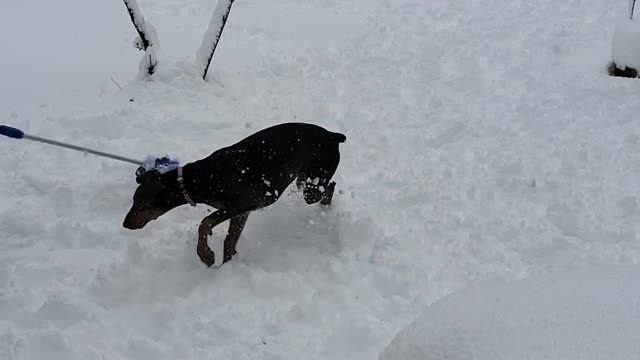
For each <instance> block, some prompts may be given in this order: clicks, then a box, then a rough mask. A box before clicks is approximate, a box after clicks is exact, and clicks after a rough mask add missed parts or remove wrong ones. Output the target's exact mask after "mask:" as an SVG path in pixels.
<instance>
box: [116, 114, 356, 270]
mask: <svg viewBox="0 0 640 360" xmlns="http://www.w3.org/2000/svg"><path fill="white" fill-rule="evenodd" d="M346 139H347V138H346V136H345V135H344V134H341V133H337V132H331V131H328V130H326V129H324V128H322V127H320V126H317V125H313V124H307V123H284V124H278V125H274V126H271V127H269V128H266V129H263V130H260V131H258V132H256V133H254V134H252V135H249V136H248V137H246V138H244V139H243V140H241V141H239V142H237V143H235V144H233V145H230V146H228V147H224V148H221V149H219V150H216V151H214V152H213V153H212V154H211V155H209V156H207V157H206V158H204V159H200V160H197V161H195V162H192V163H188V164H186V165H184V167H178V168H177V169H173V170H170V171H167V172H165V173H160V172H159V171H157V170H149V171H147V172H146V173H144V174H142V175H140V176H138V177H137V178H136V182H137V183H138V184H139V185H138V187H137V189H136V191H135V193H134V195H133V205H132V206H131V209H130V210H129V212H128V213H127V215H126V217H125V219H124V222H123V224H122V225H123V226H124V227H125V228H127V229H130V230H137V229H142V228H143V227H144V226H145V225H146V224H148V223H149V222H150V221H152V220H156V219H157V218H159V217H160V216H162V215H163V214H165V213H167V212H168V211H169V210H171V209H174V208H176V207H178V206H182V205H186V204H190V205H192V206H196V204H206V205H209V206H211V207H213V208H215V209H216V211H214V212H213V213H212V214H211V215H209V216H207V217H205V218H204V219H202V221H201V223H200V226H199V227H198V245H197V251H196V253H197V254H198V257H199V258H200V260H201V261H202V262H203V263H205V264H206V265H207V266H208V267H210V266H211V265H213V264H214V263H215V253H214V252H213V251H212V250H211V249H210V248H209V246H208V244H207V241H208V237H209V236H210V235H212V230H213V228H214V227H215V226H217V225H219V224H221V223H223V222H225V221H227V220H230V221H229V228H228V231H227V236H226V238H225V240H224V257H223V263H226V262H228V261H230V260H231V259H232V257H233V256H234V255H236V254H237V251H236V244H237V243H238V239H239V238H240V234H241V233H242V230H243V229H244V226H245V224H246V222H247V218H248V217H249V213H251V212H252V211H255V210H258V209H262V208H265V207H267V206H269V205H271V204H273V203H275V202H276V201H277V200H278V199H279V198H280V196H282V194H283V193H284V191H285V189H286V188H287V187H288V186H289V185H290V184H291V183H292V182H293V181H294V180H295V181H296V186H297V188H298V189H299V190H302V191H303V195H304V200H305V202H306V203H307V204H309V205H311V204H316V203H318V202H319V203H321V204H322V205H325V206H329V205H330V204H331V200H332V198H333V192H334V189H335V186H336V183H335V181H331V178H332V177H333V175H334V174H335V172H336V170H337V168H338V164H339V162H340V151H339V144H341V143H343V142H345V141H346Z"/></svg>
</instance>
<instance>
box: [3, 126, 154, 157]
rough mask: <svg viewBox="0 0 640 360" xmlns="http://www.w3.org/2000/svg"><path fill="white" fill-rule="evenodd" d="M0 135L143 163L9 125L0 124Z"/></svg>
mask: <svg viewBox="0 0 640 360" xmlns="http://www.w3.org/2000/svg"><path fill="white" fill-rule="evenodd" d="M0 135H4V136H7V137H10V138H12V139H28V140H31V141H37V142H41V143H45V144H49V145H54V146H59V147H63V148H67V149H72V150H76V151H80V152H83V153H89V154H93V155H97V156H102V157H106V158H110V159H115V160H120V161H124V162H128V163H131V164H136V165H143V164H144V162H142V161H140V160H135V159H129V158H126V157H123V156H119V155H114V154H109V153H106V152H102V151H98V150H93V149H89V148H86V147H82V146H76V145H72V144H67V143H63V142H60V141H55V140H50V139H45V138H42V137H38V136H33V135H28V134H25V133H24V132H23V131H22V130H20V129H16V128H14V127H11V126H6V125H0Z"/></svg>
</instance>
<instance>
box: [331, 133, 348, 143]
mask: <svg viewBox="0 0 640 360" xmlns="http://www.w3.org/2000/svg"><path fill="white" fill-rule="evenodd" d="M331 138H332V139H333V140H335V141H336V142H337V143H338V144H340V143H343V142H345V141H347V137H346V135H345V134H341V133H336V132H332V133H331Z"/></svg>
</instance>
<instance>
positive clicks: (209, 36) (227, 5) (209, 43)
mask: <svg viewBox="0 0 640 360" xmlns="http://www.w3.org/2000/svg"><path fill="white" fill-rule="evenodd" d="M234 1H235V0H218V4H217V5H216V8H215V10H214V11H213V16H211V21H210V22H209V27H208V28H207V31H206V33H205V34H204V38H203V39H202V44H201V45H200V48H199V49H198V51H197V52H196V66H197V67H198V70H199V73H200V74H201V76H202V78H203V79H205V80H206V78H207V72H208V71H209V65H210V64H211V59H213V54H214V53H215V51H216V47H217V46H218V42H219V41H220V37H221V36H222V31H223V30H224V26H225V25H226V23H227V18H228V17H229V13H230V12H231V6H233V2H234Z"/></svg>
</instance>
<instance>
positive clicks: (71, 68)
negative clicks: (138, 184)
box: [0, 0, 640, 360]
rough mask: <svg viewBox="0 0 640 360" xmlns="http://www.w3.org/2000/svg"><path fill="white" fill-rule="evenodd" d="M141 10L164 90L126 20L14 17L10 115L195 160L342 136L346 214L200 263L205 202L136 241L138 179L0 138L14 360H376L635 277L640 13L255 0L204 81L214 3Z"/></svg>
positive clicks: (101, 12)
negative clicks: (490, 318) (581, 289)
mask: <svg viewBox="0 0 640 360" xmlns="http://www.w3.org/2000/svg"><path fill="white" fill-rule="evenodd" d="M140 6H141V7H142V11H143V12H144V14H145V17H147V18H148V19H149V20H150V21H151V22H152V23H153V24H154V25H155V27H156V28H157V30H158V35H159V37H160V41H161V42H162V49H163V52H162V53H161V54H160V55H161V56H162V58H161V64H163V65H165V66H164V67H161V68H159V70H158V73H157V74H156V75H155V76H154V78H153V80H152V81H148V82H128V80H129V79H132V78H133V77H134V76H135V74H136V72H137V64H138V61H139V57H140V55H141V54H140V53H139V52H137V51H136V50H134V49H133V48H132V47H131V41H132V40H133V38H134V37H135V32H134V30H133V27H132V26H131V24H130V23H128V18H127V15H126V12H125V9H124V5H122V4H120V3H118V1H110V2H104V1H98V0H82V1H80V0H73V1H68V2H65V3H64V4H62V3H60V4H58V3H56V4H55V5H54V4H53V3H51V2H48V1H45V0H25V1H20V2H2V4H0V44H2V46H3V56H2V58H1V60H0V75H1V76H0V78H2V81H0V109H1V110H0V111H2V112H3V115H4V116H5V117H6V118H7V122H9V123H10V124H13V125H16V126H19V127H22V128H23V129H24V130H26V131H27V132H30V133H33V134H36V135H43V136H50V137H53V138H56V139H58V140H62V141H71V142H74V143H78V144H82V145H85V146H90V147H95V148H100V149H102V150H105V151H112V152H116V153H120V154H123V155H127V156H131V157H144V156H146V155H148V154H158V153H164V152H168V153H170V154H172V155H175V156H178V157H179V158H181V159H183V160H186V161H190V160H192V159H198V158H201V157H203V156H205V155H207V154H209V153H210V152H211V151H213V150H214V149H216V148H218V147H220V146H224V145H228V144H230V143H233V142H235V141H237V140H238V139H240V138H242V137H244V136H246V135H248V134H250V133H252V132H253V131H256V130H258V129H260V128H262V127H265V126H268V125H272V124H274V123H278V122H284V121H291V120H295V121H306V122H313V123H317V124H320V125H323V126H326V127H328V128H330V129H335V130H339V131H342V132H344V133H345V134H346V135H347V136H348V141H347V143H345V144H344V146H342V147H341V150H342V154H343V155H342V162H341V165H340V168H339V170H338V174H337V181H338V190H341V191H342V195H340V196H337V197H336V201H335V203H334V206H333V207H332V209H330V210H329V211H326V212H322V211H321V209H319V208H317V207H308V206H306V205H304V203H303V202H302V201H301V199H300V196H299V194H297V193H296V192H291V193H288V194H287V196H285V197H284V198H283V199H281V200H280V201H279V202H278V203H277V204H275V205H274V206H273V207H270V208H268V209H266V210H264V211H260V212H257V213H255V214H252V215H251V217H250V218H249V222H248V224H247V227H246V230H245V232H244V234H243V237H242V238H241V239H240V243H239V248H238V249H239V257H238V258H237V259H236V260H234V261H233V262H232V263H229V264H227V265H225V266H224V267H222V268H220V269H217V270H216V269H206V268H205V267H203V265H202V264H201V263H200V262H199V260H198V259H197V256H196V255H195V230H196V227H197V223H198V222H199V220H200V219H201V217H203V216H205V215H206V214H207V209H206V208H204V207H201V206H199V207H198V208H196V209H191V208H188V207H184V208H180V209H178V210H176V211H174V212H172V213H170V214H168V215H166V216H163V217H162V218H161V219H159V220H158V221H155V222H153V223H152V224H150V226H148V227H147V228H145V229H144V230H142V231H137V232H131V231H127V230H125V229H123V228H122V227H121V223H122V220H123V217H124V214H125V212H126V210H127V208H128V207H129V205H130V198H131V195H132V193H133V190H134V187H135V182H134V177H133V173H134V171H135V167H131V166H128V165H126V164H122V163H117V162H114V161H111V160H107V159H98V158H95V157H85V156H82V155H81V154H78V153H75V152H70V151H67V150H62V149H54V148H51V147H45V146H44V145H39V144H34V143H25V142H23V143H20V142H16V141H11V140H8V139H0V149H1V154H2V155H0V168H2V169H3V170H2V176H0V199H1V201H0V358H3V357H5V358H6V357H8V358H9V359H40V358H47V359H65V360H66V359H88V358H101V357H103V358H107V359H149V358H153V359H176V358H180V359H201V358H203V357H206V358H215V359H218V358H223V357H229V358H234V359H299V358H305V359H372V358H376V357H377V356H378V354H379V353H380V351H382V349H383V348H384V347H385V345H386V344H388V342H389V341H390V340H391V338H392V337H393V336H394V335H395V334H396V333H397V331H399V330H400V329H401V328H403V327H404V326H405V325H406V324H408V323H409V322H410V321H411V320H412V319H414V318H415V317H416V316H417V315H418V314H419V313H420V312H421V311H422V309H423V308H424V307H425V306H427V305H429V304H431V303H432V302H434V301H435V300H437V299H439V298H441V297H442V296H444V295H446V294H448V293H450V292H452V291H455V290H457V289H460V288H461V287H464V286H466V285H468V284H470V283H471V282H473V281H475V280H481V279H488V278H502V279H514V278H521V277H523V276H525V275H527V274H530V273H534V272H545V271H548V270H552V269H557V268H562V267H569V266H573V265H577V264H590V263H600V262H612V263H636V262H637V261H638V259H639V257H640V245H639V244H640V242H639V241H638V240H639V237H640V235H639V234H640V228H639V227H640V225H638V224H640V223H639V222H638V221H637V220H638V214H639V211H640V209H639V208H638V199H639V198H640V187H639V186H638V184H639V183H640V181H639V180H640V176H639V174H640V165H639V164H640V162H639V161H638V160H639V157H640V151H639V146H640V144H639V143H640V127H639V126H638V125H637V123H636V122H635V120H636V119H637V114H638V113H639V112H640V102H638V101H637V96H638V86H640V85H639V83H638V82H635V81H629V80H626V79H617V78H611V77H608V76H607V75H606V72H605V67H606V65H607V62H608V61H609V60H610V59H609V58H610V53H611V37H612V34H613V28H614V24H615V22H616V21H617V20H618V19H620V18H621V17H624V16H625V12H626V4H621V6H619V9H618V8H617V7H612V4H611V3H610V2H609V1H605V0H586V1H582V2H580V3H579V4H578V3H575V2H568V3H558V2H556V1H552V0H539V1H535V2H531V1H519V0H518V1H504V0H501V1H498V0H489V1H475V0H465V1H460V2H450V1H430V2H425V1H422V0H396V1H393V2H390V1H383V0H353V1H348V2H344V1H338V0H305V1H300V0H297V1H289V0H270V1H266V2H265V1H255V0H238V1H236V3H235V4H234V7H233V10H232V13H231V17H230V20H229V22H228V23H227V28H226V29H225V32H224V35H223V37H222V40H221V43H220V45H219V47H218V50H217V53H216V56H215V57H214V61H213V64H212V71H210V73H209V79H210V81H209V82H208V83H204V82H202V81H201V80H199V79H198V77H197V76H196V75H195V74H194V72H193V71H192V70H193V69H192V67H191V66H190V65H189V64H190V61H191V60H192V59H193V55H194V54H195V51H196V49H197V48H198V46H199V44H200V41H201V38H202V35H203V34H204V31H205V29H206V26H207V24H208V23H209V16H210V14H211V12H212V11H213V8H214V7H215V2H211V1H205V0H180V1H177V0H175V1H172V0H157V1H148V0H147V1H140ZM96 14H97V15H96ZM82 27H84V28H85V29H81V28H82ZM34 44H37V46H36V45H34ZM111 76H113V77H114V79H116V80H117V81H118V82H119V83H120V84H121V85H123V86H124V89H123V90H121V91H120V90H119V89H118V88H117V87H116V86H115V85H114V84H113V83H112V82H111V80H110V77H111ZM131 99H133V101H130V100H131ZM3 122H4V121H3ZM223 234H224V227H220V228H217V229H215V233H214V235H215V237H214V240H212V241H211V243H212V245H213V246H214V248H215V249H217V251H218V253H220V250H221V244H220V241H221V237H222V236H223Z"/></svg>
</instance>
